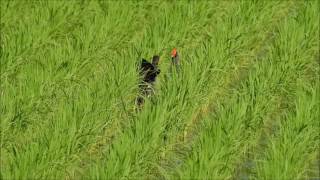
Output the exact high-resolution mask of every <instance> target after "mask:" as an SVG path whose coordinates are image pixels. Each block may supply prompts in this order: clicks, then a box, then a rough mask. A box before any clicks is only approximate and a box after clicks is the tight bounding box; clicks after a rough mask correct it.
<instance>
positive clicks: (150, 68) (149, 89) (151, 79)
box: [137, 55, 160, 106]
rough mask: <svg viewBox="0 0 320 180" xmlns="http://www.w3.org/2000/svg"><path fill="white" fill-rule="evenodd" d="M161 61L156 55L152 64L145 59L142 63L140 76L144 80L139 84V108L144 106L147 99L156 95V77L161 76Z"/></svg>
mask: <svg viewBox="0 0 320 180" xmlns="http://www.w3.org/2000/svg"><path fill="white" fill-rule="evenodd" d="M159 60H160V57H159V56H158V55H155V56H153V58H152V63H150V62H148V61H147V60H145V59H142V61H141V65H140V71H139V74H140V77H142V80H141V82H140V84H139V91H140V95H139V96H138V98H137V104H138V106H141V105H142V104H143V102H144V98H145V97H150V96H152V95H153V94H154V83H155V81H156V77H157V76H158V75H159V74H160V69H159V68H158V63H159Z"/></svg>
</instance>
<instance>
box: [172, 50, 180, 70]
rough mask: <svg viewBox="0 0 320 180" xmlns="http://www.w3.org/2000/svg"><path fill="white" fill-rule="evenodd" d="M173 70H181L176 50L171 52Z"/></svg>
mask: <svg viewBox="0 0 320 180" xmlns="http://www.w3.org/2000/svg"><path fill="white" fill-rule="evenodd" d="M171 69H176V70H177V71H179V70H180V58H179V54H178V51H177V49H176V48H173V49H172V51H171Z"/></svg>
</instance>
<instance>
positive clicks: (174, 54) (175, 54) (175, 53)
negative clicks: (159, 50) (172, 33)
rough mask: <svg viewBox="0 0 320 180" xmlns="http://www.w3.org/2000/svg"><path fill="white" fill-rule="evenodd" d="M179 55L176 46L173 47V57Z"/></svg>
mask: <svg viewBox="0 0 320 180" xmlns="http://www.w3.org/2000/svg"><path fill="white" fill-rule="evenodd" d="M176 56H177V49H176V48H173V49H172V51H171V57H172V58H173V57H176Z"/></svg>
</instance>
